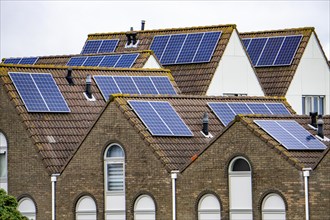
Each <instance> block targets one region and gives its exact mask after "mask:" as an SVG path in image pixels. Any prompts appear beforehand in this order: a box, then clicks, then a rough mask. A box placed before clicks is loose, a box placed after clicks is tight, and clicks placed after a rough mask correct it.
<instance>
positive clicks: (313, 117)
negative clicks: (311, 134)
mask: <svg viewBox="0 0 330 220" xmlns="http://www.w3.org/2000/svg"><path fill="white" fill-rule="evenodd" d="M309 116H310V117H311V125H312V126H313V127H314V128H316V127H317V125H316V116H317V112H310V113H309Z"/></svg>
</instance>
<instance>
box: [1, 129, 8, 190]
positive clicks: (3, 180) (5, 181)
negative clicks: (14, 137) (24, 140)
mask: <svg viewBox="0 0 330 220" xmlns="http://www.w3.org/2000/svg"><path fill="white" fill-rule="evenodd" d="M7 155H8V149H7V140H6V137H5V135H4V134H2V133H1V132H0V188H1V189H4V190H5V191H7V190H8V178H7V175H8V167H7V160H8V159H7Z"/></svg>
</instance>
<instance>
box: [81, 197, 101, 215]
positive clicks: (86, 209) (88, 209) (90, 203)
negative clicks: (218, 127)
mask: <svg viewBox="0 0 330 220" xmlns="http://www.w3.org/2000/svg"><path fill="white" fill-rule="evenodd" d="M94 219H95V220H96V219H97V218H96V204H95V202H94V200H93V199H92V198H91V197H89V196H83V197H81V198H80V199H79V201H78V202H77V205H76V220H94Z"/></svg>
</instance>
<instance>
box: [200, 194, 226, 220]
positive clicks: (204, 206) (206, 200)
mask: <svg viewBox="0 0 330 220" xmlns="http://www.w3.org/2000/svg"><path fill="white" fill-rule="evenodd" d="M220 210H221V209H220V203H219V200H218V198H217V197H216V196H214V195H212V194H206V195H204V196H203V197H202V198H201V199H200V200H199V203H198V220H208V219H213V220H218V219H221V215H220Z"/></svg>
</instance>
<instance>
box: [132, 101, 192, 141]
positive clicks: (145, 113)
mask: <svg viewBox="0 0 330 220" xmlns="http://www.w3.org/2000/svg"><path fill="white" fill-rule="evenodd" d="M128 103H129V105H130V106H131V107H132V108H133V110H134V112H135V113H136V114H137V115H138V117H139V118H140V119H141V121H142V122H143V123H144V125H145V126H146V127H147V128H148V129H149V131H150V132H151V134H152V135H155V136H188V137H191V136H193V134H192V132H191V131H190V129H189V128H188V127H187V125H186V124H185V123H184V122H183V120H182V119H181V118H180V116H179V115H178V114H177V113H176V111H175V110H174V109H173V107H172V106H171V104H170V103H168V102H148V101H128Z"/></svg>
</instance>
